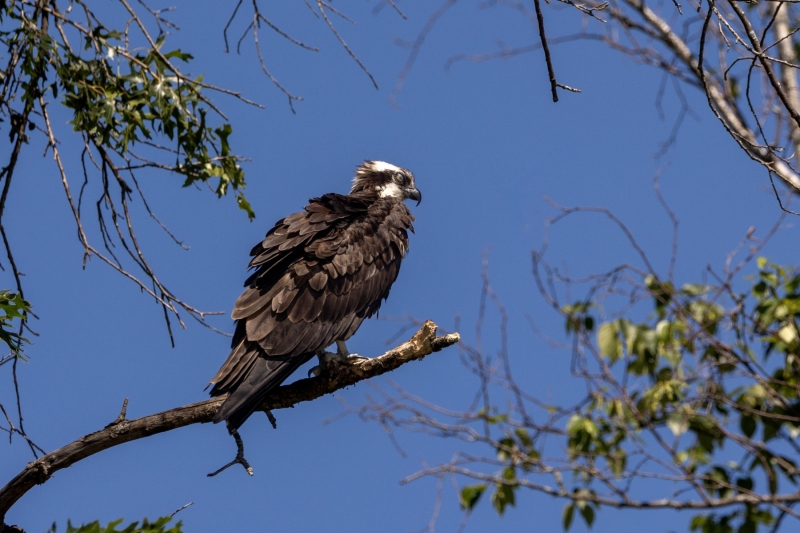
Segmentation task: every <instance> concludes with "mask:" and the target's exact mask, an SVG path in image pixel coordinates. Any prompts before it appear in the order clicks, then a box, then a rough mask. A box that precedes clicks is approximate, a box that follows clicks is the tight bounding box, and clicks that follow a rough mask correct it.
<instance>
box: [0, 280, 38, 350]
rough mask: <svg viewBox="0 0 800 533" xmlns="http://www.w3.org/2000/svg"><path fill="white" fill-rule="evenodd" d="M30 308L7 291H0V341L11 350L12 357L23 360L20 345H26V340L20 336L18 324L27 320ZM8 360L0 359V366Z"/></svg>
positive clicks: (15, 294) (19, 298)
mask: <svg viewBox="0 0 800 533" xmlns="http://www.w3.org/2000/svg"><path fill="white" fill-rule="evenodd" d="M30 309H31V306H30V304H29V303H28V302H26V301H25V300H23V299H22V297H21V296H20V295H19V294H17V293H14V292H11V291H8V290H0V340H2V341H3V342H4V343H5V344H6V346H8V348H9V349H10V350H11V355H12V357H13V356H15V357H20V358H24V353H23V351H22V345H23V344H25V343H28V342H29V341H28V339H26V338H25V337H22V336H20V334H19V333H18V331H19V322H15V321H23V320H27V314H28V312H29V311H30ZM8 360H10V358H3V357H0V364H2V362H5V361H8Z"/></svg>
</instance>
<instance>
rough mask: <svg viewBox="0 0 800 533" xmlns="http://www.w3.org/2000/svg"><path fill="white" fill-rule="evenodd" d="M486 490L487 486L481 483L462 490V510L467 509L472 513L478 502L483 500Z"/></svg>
mask: <svg viewBox="0 0 800 533" xmlns="http://www.w3.org/2000/svg"><path fill="white" fill-rule="evenodd" d="M485 490H486V484H484V483H481V484H479V485H468V486H466V487H464V488H462V489H461V498H460V500H461V508H462V509H466V510H467V511H471V510H472V509H473V508H474V507H475V505H477V503H478V500H480V499H481V496H482V495H483V493H484V491H485Z"/></svg>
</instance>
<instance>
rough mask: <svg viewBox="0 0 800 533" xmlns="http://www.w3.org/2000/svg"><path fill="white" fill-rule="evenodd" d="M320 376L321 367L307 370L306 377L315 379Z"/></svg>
mask: <svg viewBox="0 0 800 533" xmlns="http://www.w3.org/2000/svg"><path fill="white" fill-rule="evenodd" d="M320 374H322V367H321V366H319V365H317V366H312V367H311V368H309V369H308V377H311V376H312V375H313V376H314V377H315V378H318V377H319V375H320Z"/></svg>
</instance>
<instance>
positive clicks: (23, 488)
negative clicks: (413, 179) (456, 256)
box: [0, 320, 459, 533]
mask: <svg viewBox="0 0 800 533" xmlns="http://www.w3.org/2000/svg"><path fill="white" fill-rule="evenodd" d="M436 328H437V326H436V324H434V323H433V322H432V321H430V320H428V321H427V322H425V323H424V324H423V325H422V327H421V328H420V329H419V331H417V332H416V333H415V334H414V336H413V337H411V339H410V340H408V341H407V342H404V343H403V344H401V345H400V346H397V347H396V348H393V349H391V350H389V351H388V352H386V353H385V354H383V355H381V356H379V357H375V358H374V359H366V360H361V361H356V362H354V363H350V364H339V365H337V366H336V368H335V370H334V371H333V372H329V373H325V374H323V375H321V376H319V377H316V378H309V379H301V380H298V381H296V382H294V383H292V384H291V385H286V386H283V387H280V388H278V389H276V390H275V391H274V392H273V393H272V394H271V395H270V396H269V397H268V398H267V399H266V400H265V401H264V403H263V404H262V406H261V409H262V410H264V411H268V410H275V409H284V408H286V407H292V406H293V405H295V404H297V403H300V402H306V401H310V400H314V399H316V398H319V397H320V396H324V395H326V394H330V393H332V392H335V391H337V390H339V389H343V388H345V387H347V386H349V385H353V384H355V383H357V382H359V381H362V380H364V379H367V378H371V377H375V376H379V375H381V374H383V373H386V372H390V371H392V370H394V369H396V368H398V367H400V366H401V365H404V364H405V363H408V362H409V361H414V360H420V359H423V358H424V357H425V356H426V355H429V354H431V353H433V352H438V351H439V350H441V349H443V348H446V347H448V346H452V345H453V344H455V343H457V342H458V341H459V335H458V333H451V334H449V335H444V336H441V337H437V336H436ZM224 399H225V397H220V398H213V399H210V400H205V401H202V402H197V403H192V404H189V405H184V406H183V407H177V408H175V409H170V410H168V411H163V412H161V413H156V414H154V415H149V416H145V417H142V418H137V419H136V420H126V419H125V414H124V413H125V408H124V407H123V412H122V413H120V416H119V417H117V419H116V420H115V421H114V422H112V423H111V424H109V425H108V426H106V427H105V428H103V429H101V430H100V431H96V432H94V433H91V434H89V435H86V436H84V437H81V438H80V439H78V440H76V441H75V442H72V443H70V444H67V445H66V446H64V447H62V448H59V449H57V450H55V451H53V452H50V453H48V454H47V455H44V456H42V457H40V458H39V459H37V460H36V461H33V462H31V463H28V465H27V466H26V467H25V469H24V470H23V471H22V472H20V473H19V474H17V476H16V477H15V478H14V479H12V480H11V481H10V482H9V483H8V484H7V485H6V486H5V487H3V488H2V489H0V520H3V519H4V517H5V514H6V512H7V511H8V510H9V509H10V508H11V506H13V505H14V504H15V503H16V502H17V500H19V499H20V498H21V497H22V496H23V495H24V494H25V493H26V492H28V491H29V490H30V489H32V488H33V487H34V486H35V485H40V484H42V483H44V482H45V481H47V480H48V479H49V478H50V476H52V475H53V474H54V473H55V472H57V471H59V470H62V469H64V468H67V467H69V466H72V465H73V464H75V463H77V462H78V461H80V460H81V459H84V458H86V457H89V456H90V455H94V454H96V453H99V452H102V451H103V450H107V449H108V448H112V447H114V446H118V445H120V444H123V443H125V442H130V441H132V440H137V439H141V438H144V437H149V436H150V435H155V434H156V433H163V432H165V431H170V430H173V429H177V428H180V427H183V426H189V425H191V424H198V423H199V424H205V423H207V422H211V419H212V418H213V416H214V413H216V411H217V409H218V408H219V406H220V404H221V403H222V402H223V400H224ZM126 405H127V402H126ZM0 524H2V525H1V526H0V533H2V532H4V531H6V530H8V531H13V530H12V529H11V528H9V526H6V525H5V523H4V520H3V521H1V522H0ZM17 531H19V530H17Z"/></svg>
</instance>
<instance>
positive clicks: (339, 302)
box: [211, 191, 414, 431]
mask: <svg viewBox="0 0 800 533" xmlns="http://www.w3.org/2000/svg"><path fill="white" fill-rule="evenodd" d="M413 221H414V217H413V215H412V214H411V212H410V211H409V210H408V208H407V207H406V205H405V204H404V203H403V199H402V198H397V197H391V196H388V197H380V196H378V195H377V194H375V193H374V192H371V191H370V193H361V194H350V195H347V196H345V195H339V194H326V195H325V196H322V197H321V198H314V199H312V200H310V203H309V205H308V206H306V208H305V210H304V211H303V212H300V213H295V214H293V215H290V216H288V217H286V218H284V219H282V220H280V221H278V222H277V224H275V227H274V228H272V229H271V230H270V231H269V233H267V235H266V237H265V238H264V240H263V241H262V242H261V243H259V244H258V245H256V246H255V247H254V248H253V250H252V251H251V252H250V255H251V256H253V259H252V260H251V261H250V266H251V267H252V268H255V269H256V270H255V272H253V274H252V275H251V276H250V277H249V278H248V279H247V281H246V282H245V286H246V287H247V288H246V289H245V291H244V293H243V294H242V295H241V296H240V297H239V299H238V300H237V301H236V304H235V307H234V310H233V318H234V319H236V320H237V324H236V332H235V334H234V338H233V343H232V351H231V353H230V355H229V356H228V359H227V360H226V361H225V364H224V365H223V366H222V368H220V370H219V372H217V374H216V375H215V376H214V378H213V379H212V380H211V383H212V384H214V387H213V388H212V390H211V395H212V396H219V395H222V394H227V393H231V395H230V396H229V397H228V398H227V399H226V401H225V403H224V404H223V406H222V407H221V408H220V409H219V410H218V412H217V414H216V416H215V417H214V422H219V421H221V420H228V427H229V429H230V430H231V431H233V430H235V429H236V428H238V427H239V426H240V425H241V424H242V423H243V422H244V420H246V419H247V417H248V416H249V415H250V414H251V413H252V411H253V410H254V409H256V408H257V407H258V404H259V403H260V402H261V401H262V400H263V399H264V397H265V396H266V395H267V393H268V392H269V390H270V389H271V388H273V387H275V386H277V385H279V384H280V383H281V382H282V381H283V380H285V379H286V378H287V377H288V376H289V374H291V372H293V371H294V370H295V369H296V368H297V367H299V366H300V365H302V364H303V363H305V362H306V361H308V360H309V359H310V358H311V357H313V355H314V353H315V352H316V351H317V350H320V349H324V348H326V347H327V346H330V345H331V344H333V343H334V342H335V341H337V340H347V339H348V338H350V337H351V336H352V335H353V334H354V333H355V331H356V330H357V329H358V327H359V326H360V325H361V323H362V322H363V321H364V319H366V318H368V317H370V316H372V315H373V314H375V313H376V312H377V311H378V308H379V307H380V305H381V302H382V301H383V300H384V299H386V298H387V297H388V296H389V290H390V288H391V286H392V283H394V281H395V279H396V278H397V274H398V271H399V269H400V262H401V260H402V259H403V257H404V256H405V253H406V250H407V249H408V233H407V231H408V230H411V231H413V226H412V222H413Z"/></svg>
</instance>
